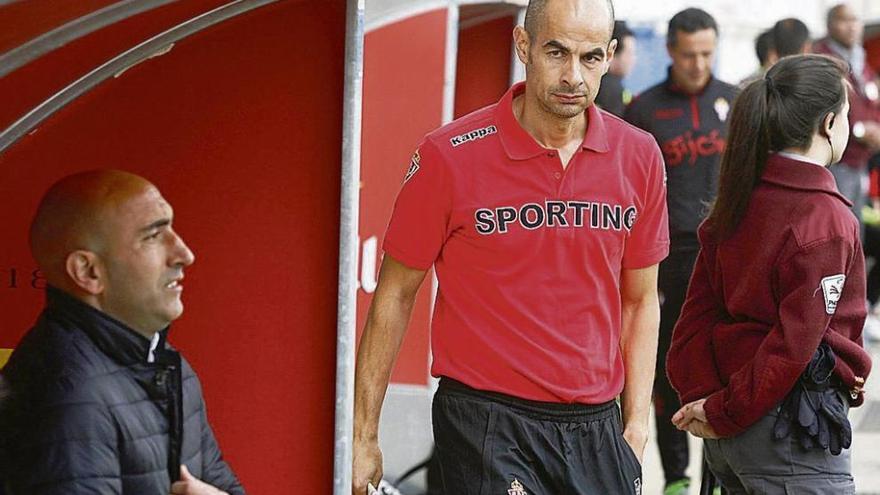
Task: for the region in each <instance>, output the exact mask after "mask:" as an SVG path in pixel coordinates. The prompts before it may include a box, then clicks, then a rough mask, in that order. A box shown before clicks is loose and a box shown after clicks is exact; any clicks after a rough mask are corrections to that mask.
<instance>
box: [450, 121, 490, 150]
mask: <svg viewBox="0 0 880 495" xmlns="http://www.w3.org/2000/svg"><path fill="white" fill-rule="evenodd" d="M496 132H498V128H497V127H495V126H494V125H490V126H488V127H483V128H480V129H474V130H473V131H470V132H466V133H464V134H459V135H458V136H455V137H454V138H452V139H450V140H449V142H450V143H452V147H453V148H457V147H459V146H461V145H462V144H464V143H466V142H468V141H476V140H478V139H483V138H484V137H486V136H488V135H490V134H495V133H496Z"/></svg>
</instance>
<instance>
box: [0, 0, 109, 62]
mask: <svg viewBox="0 0 880 495" xmlns="http://www.w3.org/2000/svg"><path fill="white" fill-rule="evenodd" d="M116 1H117V0H26V1H17V2H12V3H10V4H8V5H4V6H2V7H0V26H3V29H2V30H0V53H4V52H6V51H8V50H11V49H13V48H15V47H16V46H18V45H20V44H22V43H25V42H27V41H30V40H31V39H33V38H36V37H37V36H40V35H41V34H44V33H46V32H48V31H51V30H53V29H55V28H57V27H59V26H61V25H63V24H66V23H67V22H69V21H72V20H74V19H76V18H78V17H82V16H84V15H87V14H89V13H91V12H94V11H96V10H99V9H101V8H103V7H106V6H108V5H110V4H113V3H115V2H116Z"/></svg>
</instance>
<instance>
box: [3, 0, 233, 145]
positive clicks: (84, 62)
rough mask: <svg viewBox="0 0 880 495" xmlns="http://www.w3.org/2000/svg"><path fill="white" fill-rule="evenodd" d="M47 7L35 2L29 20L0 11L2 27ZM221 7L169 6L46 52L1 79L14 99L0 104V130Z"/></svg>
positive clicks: (194, 2) (219, 0)
mask: <svg viewBox="0 0 880 495" xmlns="http://www.w3.org/2000/svg"><path fill="white" fill-rule="evenodd" d="M46 3H53V2H43V1H38V2H35V3H34V6H35V9H36V14H35V15H33V16H32V15H25V14H26V13H29V12H30V11H29V10H22V11H21V12H18V15H13V13H12V12H10V13H7V12H6V11H5V10H0V26H4V27H5V26H10V25H16V26H17V25H20V24H24V23H27V22H30V21H31V17H38V16H40V15H42V14H43V10H45V9H46V6H45V4H46ZM91 3H95V2H91ZM225 3H227V2H226V1H225V0H186V1H183V2H173V3H171V4H168V5H165V6H163V7H159V8H156V9H153V10H150V11H147V12H144V13H142V14H139V15H136V16H134V17H130V18H128V19H126V20H123V21H120V22H118V23H116V24H113V25H111V26H107V27H106V28H104V29H101V30H99V31H96V32H94V33H91V34H90V35H88V36H85V37H83V38H80V39H78V40H75V41H72V42H71V43H69V44H68V45H66V46H65V47H63V49H58V50H55V51H52V52H49V53H47V54H46V55H44V56H43V57H42V58H40V59H38V60H34V61H33V62H31V63H29V64H27V65H25V66H23V67H21V68H19V69H18V70H16V71H14V72H12V73H11V74H8V75H7V76H5V77H2V78H0V94H3V95H14V97H13V98H4V100H3V104H2V105H0V128H3V129H5V128H6V127H8V126H9V125H10V124H11V123H13V122H15V121H16V120H18V119H19V118H20V117H21V116H23V115H24V114H25V113H27V112H28V111H30V110H31V109H32V108H33V107H35V106H36V105H38V104H40V103H42V102H43V101H44V100H46V99H47V98H49V97H50V96H52V95H53V94H55V93H56V92H58V91H60V90H61V89H63V88H64V87H66V86H67V85H68V84H70V83H72V82H73V81H75V80H77V79H79V78H80V77H82V76H84V75H86V74H87V73H88V72H89V71H91V70H92V69H94V68H96V67H98V66H99V65H101V64H103V63H104V62H106V61H108V60H110V59H112V58H113V57H115V56H116V55H119V54H120V53H122V52H124V51H125V50H127V49H129V48H131V47H133V46H135V45H137V44H139V43H141V42H143V41H146V40H148V39H150V38H152V37H153V36H155V35H157V34H159V33H162V32H164V31H166V30H168V29H170V28H172V27H174V26H176V25H178V24H180V23H182V22H185V21H187V20H189V19H192V18H193V17H196V16H198V15H200V14H203V13H205V12H207V11H209V10H211V9H213V8H215V7H217V6H218V5H223V4H225ZM29 5H31V0H26V1H23V2H18V3H13V4H11V5H10V6H9V7H8V8H12V7H15V6H21V7H20V8H21V9H24V7H25V6H29ZM6 14H9V15H8V16H7V15H6ZM0 31H2V30H0ZM24 41H27V40H24Z"/></svg>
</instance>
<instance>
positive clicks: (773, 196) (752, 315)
mask: <svg viewBox="0 0 880 495" xmlns="http://www.w3.org/2000/svg"><path fill="white" fill-rule="evenodd" d="M849 206H850V203H849V201H847V199H846V198H844V197H843V196H841V195H840V193H839V192H837V187H836V186H835V184H834V177H833V176H832V175H831V172H829V171H828V170H827V169H826V168H825V167H822V166H819V165H814V164H812V163H806V162H801V161H797V160H793V159H790V158H786V157H783V156H780V155H776V154H774V155H771V156H770V158H769V160H768V162H767V165H766V168H765V170H764V174H763V176H762V178H761V182H760V183H759V184H758V186H757V187H756V188H755V190H754V191H753V192H752V196H751V199H750V200H749V206H748V209H747V210H746V214H745V216H744V217H743V219H742V221H741V223H740V225H739V226H738V227H737V229H736V232H735V233H734V234H733V235H732V236H731V237H730V238H729V239H726V240H724V241H723V242H721V243H719V242H717V241H716V240H715V239H714V237H713V236H712V235H710V234H709V233H708V232H707V229H706V223H705V222H704V223H703V225H702V226H701V228H700V232H699V235H700V244H701V247H702V249H701V250H700V255H699V258H698V259H697V263H696V265H695V267H694V273H693V275H692V276H691V282H690V286H689V288H688V294H687V299H686V300H685V303H684V306H683V307H682V310H681V317H680V318H679V320H678V323H677V324H676V325H675V331H674V332H673V335H672V345H671V347H670V349H669V354H668V355H667V357H666V370H667V373H668V375H669V380H670V382H671V383H672V385H673V387H675V389H676V390H677V391H678V394H679V396H680V397H681V400H682V402H683V403H687V402H691V401H694V400H697V399H702V398H706V397H708V399H707V400H706V405H705V409H706V416H707V418H708V420H709V423H710V424H711V425H712V427H713V428H714V429H715V431H716V432H718V433H719V434H720V435H722V436H731V435H736V434H738V433H740V432H742V431H743V430H744V429H746V428H748V427H749V426H750V425H752V424H753V423H755V422H756V421H757V420H759V419H760V418H761V417H763V416H764V415H765V414H767V413H768V412H769V411H770V410H771V409H772V408H773V407H775V406H776V405H777V404H778V403H779V402H780V401H781V400H782V399H783V398H784V397H785V396H786V395H787V394H788V393H789V391H790V390H791V389H792V387H793V386H794V383H795V381H796V380H797V379H798V377H799V376H800V375H801V373H802V372H803V371H804V369H805V368H806V365H807V363H808V362H809V361H810V358H811V357H812V356H813V353H814V352H815V351H816V348H817V347H819V342H820V341H823V340H824V341H825V342H827V343H828V345H830V346H831V349H833V350H834V353H835V355H836V356H837V365H836V368H835V374H836V375H837V376H838V377H839V378H840V379H841V380H842V381H843V383H844V384H846V386H848V387H853V386H854V385H855V377H856V376H860V377H863V378H866V377H867V376H868V372H869V371H870V369H871V360H870V357H869V356H868V354H867V353H866V352H865V350H864V349H863V348H862V326H863V324H864V321H865V314H866V309H865V259H864V257H863V255H862V246H861V243H860V242H859V225H858V222H857V221H856V219H855V217H854V216H853V214H852V212H850V209H849ZM860 401H861V398H857V399H856V400H854V402H853V403H854V405H855V404H858V403H859V402H860Z"/></svg>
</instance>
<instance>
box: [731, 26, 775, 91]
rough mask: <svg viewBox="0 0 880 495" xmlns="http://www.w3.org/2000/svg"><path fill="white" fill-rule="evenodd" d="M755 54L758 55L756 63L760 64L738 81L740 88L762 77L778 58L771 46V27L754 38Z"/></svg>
mask: <svg viewBox="0 0 880 495" xmlns="http://www.w3.org/2000/svg"><path fill="white" fill-rule="evenodd" d="M755 55H756V56H757V57H758V63H759V64H760V66H759V67H758V69H757V70H755V72H753V73H751V74H749V75H748V76H747V77H746V78H745V79H743V80H742V81H740V83H739V86H740V87H741V88H744V87H746V86H748V84H749V83H750V82H752V81H754V80H756V79H760V78H762V77H764V73H765V72H767V70H768V69H770V67H773V64H775V63H776V61H777V60H779V57H777V56H776V49H775V48H774V47H773V30H772V29H768V30H766V31H763V32H762V33H761V34H759V35H758V37H757V38H755Z"/></svg>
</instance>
